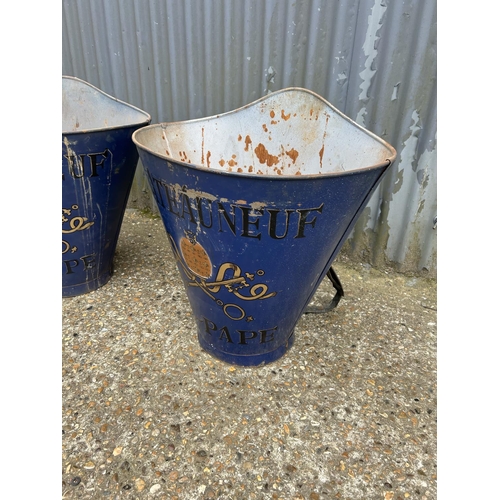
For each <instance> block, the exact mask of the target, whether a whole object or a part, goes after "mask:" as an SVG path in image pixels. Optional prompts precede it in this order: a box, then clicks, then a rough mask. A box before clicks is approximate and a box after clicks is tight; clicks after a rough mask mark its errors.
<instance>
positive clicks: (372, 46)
mask: <svg viewBox="0 0 500 500" xmlns="http://www.w3.org/2000/svg"><path fill="white" fill-rule="evenodd" d="M386 10H387V5H386V2H385V0H377V1H375V4H374V5H373V7H372V12H371V14H370V16H369V17H368V29H367V31H366V37H365V42H364V43H363V52H364V54H365V56H366V60H365V67H364V69H363V71H361V73H360V74H359V76H360V77H361V79H362V82H361V85H360V86H359V88H360V89H361V93H360V95H359V100H360V101H364V100H367V99H368V89H369V88H370V84H371V82H372V79H373V77H374V76H375V73H376V70H375V69H373V64H374V62H375V59H376V57H377V54H378V50H377V48H376V47H377V41H378V39H379V37H378V36H377V32H378V30H379V29H380V27H381V26H382V19H383V17H384V14H385V11H386Z"/></svg>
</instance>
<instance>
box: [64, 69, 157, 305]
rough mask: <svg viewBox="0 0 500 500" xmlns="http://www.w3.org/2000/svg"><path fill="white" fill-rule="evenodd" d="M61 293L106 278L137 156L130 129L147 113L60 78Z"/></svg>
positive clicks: (83, 288)
mask: <svg viewBox="0 0 500 500" xmlns="http://www.w3.org/2000/svg"><path fill="white" fill-rule="evenodd" d="M62 112H63V117H62V129H63V132H62V295H63V297H71V296H75V295H81V294H83V293H87V292H91V291H93V290H96V289H97V288H99V287H101V286H102V285H104V284H106V283H107V282H108V280H109V278H110V277H111V274H112V264H113V256H114V253H115V249H116V243H117V241H118V235H119V232H120V227H121V223H122V220H123V214H124V211H125V207H126V204H127V199H128V195H129V192H130V188H131V186H132V181H133V178H134V173H135V169H136V166H137V161H138V158H139V157H138V153H137V148H136V147H135V145H134V143H133V142H132V134H133V132H135V131H136V130H137V129H138V128H139V127H142V126H145V125H147V124H148V123H150V121H151V117H150V116H149V114H147V113H145V112H144V111H141V110H140V109H138V108H135V107H134V106H131V105H129V104H127V103H124V102H122V101H119V100H117V99H115V98H114V97H111V96H109V95H108V94H105V93H104V92H102V91H101V90H99V89H97V88H96V87H94V86H93V85H90V84H89V83H87V82H84V81H83V80H79V79H77V78H73V77H64V76H63V79H62Z"/></svg>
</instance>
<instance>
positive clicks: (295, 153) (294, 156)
mask: <svg viewBox="0 0 500 500" xmlns="http://www.w3.org/2000/svg"><path fill="white" fill-rule="evenodd" d="M286 154H287V155H288V156H289V157H290V158H291V159H292V161H293V163H295V160H296V159H297V156H299V152H298V151H296V150H295V149H293V148H292V149H291V150H290V151H287V152H286Z"/></svg>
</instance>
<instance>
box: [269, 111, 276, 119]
mask: <svg viewBox="0 0 500 500" xmlns="http://www.w3.org/2000/svg"><path fill="white" fill-rule="evenodd" d="M269 116H270V117H271V118H274V117H275V113H274V111H273V110H272V109H271V112H270V113H269Z"/></svg>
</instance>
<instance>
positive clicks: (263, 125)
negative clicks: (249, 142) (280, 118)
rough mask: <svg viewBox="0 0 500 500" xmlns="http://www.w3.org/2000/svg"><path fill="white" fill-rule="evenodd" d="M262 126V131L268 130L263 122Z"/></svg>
mask: <svg viewBox="0 0 500 500" xmlns="http://www.w3.org/2000/svg"><path fill="white" fill-rule="evenodd" d="M262 128H263V129H264V132H268V130H267V125H266V124H265V123H263V124H262Z"/></svg>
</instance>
